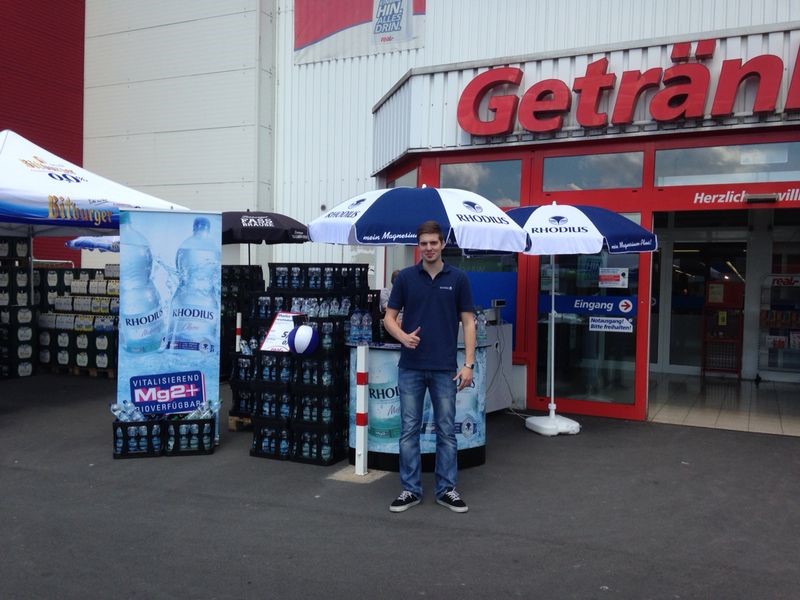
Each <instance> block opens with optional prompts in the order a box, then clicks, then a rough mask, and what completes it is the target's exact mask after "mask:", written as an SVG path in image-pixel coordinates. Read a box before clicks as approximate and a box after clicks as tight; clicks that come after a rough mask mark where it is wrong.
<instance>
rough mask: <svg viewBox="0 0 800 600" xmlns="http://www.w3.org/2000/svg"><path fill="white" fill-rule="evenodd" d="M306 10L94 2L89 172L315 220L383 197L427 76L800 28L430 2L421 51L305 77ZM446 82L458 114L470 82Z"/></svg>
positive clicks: (641, 7) (747, 17)
mask: <svg viewBox="0 0 800 600" xmlns="http://www.w3.org/2000/svg"><path fill="white" fill-rule="evenodd" d="M293 11H294V2H293V1H292V0H261V1H259V0H239V1H234V0H217V1H211V0H203V1H199V0H194V1H193V0H172V1H170V2H167V3H164V2H160V1H159V0H141V1H139V2H129V1H127V0H88V1H87V5H86V35H87V38H86V112H85V163H86V165H87V166H88V167H89V168H91V169H93V170H96V171H98V172H100V173H102V174H104V175H107V176H109V177H111V178H113V179H117V180H119V181H122V182H124V183H127V184H129V185H132V186H133V187H136V188H139V189H142V190H144V191H147V192H149V193H152V194H154V195H157V196H161V197H164V198H167V199H169V200H173V201H175V202H179V203H182V204H186V205H188V206H191V207H193V208H197V209H216V210H223V209H226V208H234V207H236V208H245V207H253V208H256V207H259V208H268V207H271V206H273V205H274V208H275V209H277V210H278V211H280V212H284V213H287V214H289V215H292V216H294V217H295V218H298V219H299V220H301V221H309V220H311V219H312V218H314V217H316V216H317V215H319V214H320V213H321V212H322V208H321V207H322V206H323V205H324V206H327V207H330V206H332V205H333V204H334V203H335V202H338V201H341V200H343V199H346V198H348V197H350V196H352V195H355V194H357V193H360V192H362V191H364V190H368V189H372V188H374V187H375V186H376V182H375V181H373V179H372V177H371V176H370V174H371V172H372V170H373V165H374V163H373V159H374V147H373V126H374V123H373V114H372V108H373V107H374V106H375V104H376V103H377V102H378V101H379V99H380V98H381V97H383V96H384V94H386V93H387V92H388V91H389V90H390V89H391V87H392V86H393V85H394V84H395V83H396V82H397V81H398V80H399V79H400V78H401V77H402V76H403V75H404V74H405V73H406V72H407V71H408V70H409V69H411V68H421V67H429V66H436V65H443V64H448V63H457V62H463V61H480V60H487V59H491V58H495V57H504V56H505V57H508V56H515V55H529V54H533V53H541V52H554V53H559V52H562V53H563V52H566V51H569V49H571V48H580V47H587V46H606V45H609V44H616V43H620V44H623V45H635V44H631V42H632V41H635V40H650V39H652V38H656V37H666V36H677V35H680V36H686V37H687V38H690V37H700V34H701V33H702V32H707V31H715V30H720V29H726V28H740V27H750V26H757V25H765V24H772V23H780V22H786V21H793V20H800V2H797V1H794V0H792V1H787V0H760V1H758V2H752V0H599V1H596V2H585V1H582V0H541V1H536V2H532V1H529V0H504V1H502V2H486V1H485V0H429V1H428V2H427V16H426V25H425V40H424V45H423V47H422V48H420V49H418V50H409V51H397V52H389V53H384V54H377V55H371V56H361V57H356V58H346V59H337V60H328V61H323V62H319V63H314V64H306V65H298V66H295V65H294V63H293V50H292V48H293V16H294V13H293ZM578 16H579V18H578ZM273 42H274V43H273ZM642 45H643V46H644V45H646V42H643V43H642ZM273 53H274V54H273ZM273 58H274V69H273V68H272V64H273ZM434 79H436V78H434ZM273 83H274V84H275V87H274V89H275V97H274V102H273V98H272V97H271V95H270V89H273ZM431 84H432V89H431V94H433V95H435V96H436V97H437V98H445V100H446V102H447V103H453V102H455V101H457V97H458V90H459V85H460V84H459V82H458V81H453V82H446V81H444V79H441V80H435V81H432V82H431ZM403 101H405V102H408V101H410V97H409V98H407V99H404V98H403V97H402V95H398V96H397V97H396V98H392V102H403ZM440 103H441V102H440ZM435 110H436V107H435V106H430V105H425V104H420V105H418V106H413V107H411V109H410V110H407V111H406V114H407V115H408V116H407V117H406V118H407V120H408V121H409V122H408V123H392V124H386V125H382V127H385V128H386V136H387V137H388V138H389V140H390V143H395V142H394V141H392V136H394V137H401V136H408V135H410V133H409V132H411V134H413V135H414V136H416V137H417V139H423V132H425V133H424V135H428V134H429V129H430V128H435V127H438V126H440V125H437V120H436V114H434V113H433V112H432V111H435ZM438 123H441V121H439V122H438ZM441 135H442V138H443V139H446V140H451V141H457V138H458V137H459V136H461V135H463V134H462V133H460V132H458V131H457V130H452V131H443V132H442V134H441ZM378 139H379V140H380V144H381V145H382V144H384V143H385V142H384V138H383V131H381V137H379V138H378ZM273 142H274V155H273V154H272V144H273ZM272 169H274V174H273V173H272ZM256 256H257V258H256V260H260V261H262V262H264V261H266V260H269V259H275V260H282V261H315V262H324V261H332V262H339V261H342V260H345V261H359V262H360V261H367V260H368V261H374V262H375V263H376V264H377V265H378V275H379V279H378V282H379V283H378V285H380V281H382V276H381V275H382V272H381V270H382V262H383V261H382V252H381V251H377V254H375V253H373V251H366V252H365V251H360V250H358V249H353V248H349V247H334V246H326V245H319V244H307V245H303V246H288V245H287V246H280V247H274V248H263V249H261V250H260V251H259V253H258V254H257V255H256Z"/></svg>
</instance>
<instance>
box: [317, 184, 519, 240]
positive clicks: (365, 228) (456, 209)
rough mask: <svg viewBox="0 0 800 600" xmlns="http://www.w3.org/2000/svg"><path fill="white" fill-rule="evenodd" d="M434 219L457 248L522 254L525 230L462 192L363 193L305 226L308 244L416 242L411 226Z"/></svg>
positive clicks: (493, 207) (492, 206) (394, 190)
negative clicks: (309, 241) (309, 239)
mask: <svg viewBox="0 0 800 600" xmlns="http://www.w3.org/2000/svg"><path fill="white" fill-rule="evenodd" d="M429 220H431V221H436V222H437V223H439V225H440V226H441V227H442V232H443V233H444V235H445V241H446V242H447V243H449V244H455V245H457V246H458V247H460V248H462V249H475V250H501V251H509V252H522V251H523V250H524V249H525V246H526V243H527V234H526V233H525V232H524V231H523V230H522V228H521V227H520V226H519V225H517V224H516V223H515V222H514V221H513V220H511V219H510V218H509V217H508V216H507V215H506V213H504V212H503V211H502V210H501V209H500V208H498V207H497V206H496V205H495V204H493V203H492V202H491V201H490V200H487V199H486V198H484V197H483V196H479V195H478V194H475V193H473V192H469V191H467V190H459V189H452V188H428V187H422V188H411V187H398V188H391V189H383V190H375V191H372V192H365V193H364V194H361V195H359V196H356V197H354V198H351V199H350V200H347V201H346V202H342V203H341V204H338V205H337V206H335V207H334V208H332V209H330V210H329V211H327V212H326V213H324V214H323V215H321V216H319V217H317V218H316V219H314V220H313V221H311V223H309V224H308V234H309V237H310V238H311V241H313V242H327V243H330V244H351V245H377V246H386V245H395V244H401V245H408V246H413V245H416V244H417V228H418V227H419V225H420V224H421V223H423V222H424V221H429Z"/></svg>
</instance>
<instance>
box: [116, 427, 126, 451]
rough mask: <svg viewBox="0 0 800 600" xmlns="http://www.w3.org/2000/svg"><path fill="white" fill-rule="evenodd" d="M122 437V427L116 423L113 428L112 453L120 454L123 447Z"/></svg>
mask: <svg viewBox="0 0 800 600" xmlns="http://www.w3.org/2000/svg"><path fill="white" fill-rule="evenodd" d="M123 438H124V435H123V434H122V427H120V426H119V425H117V427H116V429H115V430H114V454H122V447H123V444H124V442H123Z"/></svg>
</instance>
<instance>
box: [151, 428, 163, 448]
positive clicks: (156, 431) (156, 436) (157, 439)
mask: <svg viewBox="0 0 800 600" xmlns="http://www.w3.org/2000/svg"><path fill="white" fill-rule="evenodd" d="M151 439H152V442H153V451H154V452H155V453H156V454H161V427H160V426H159V425H158V423H156V424H155V425H153V437H152V438H151Z"/></svg>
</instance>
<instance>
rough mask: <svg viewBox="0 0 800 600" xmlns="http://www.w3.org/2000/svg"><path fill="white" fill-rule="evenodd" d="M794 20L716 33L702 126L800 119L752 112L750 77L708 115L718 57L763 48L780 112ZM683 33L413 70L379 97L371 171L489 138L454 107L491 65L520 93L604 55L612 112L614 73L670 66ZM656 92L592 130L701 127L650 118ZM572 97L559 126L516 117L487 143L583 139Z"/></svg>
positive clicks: (486, 116)
mask: <svg viewBox="0 0 800 600" xmlns="http://www.w3.org/2000/svg"><path fill="white" fill-rule="evenodd" d="M791 26H792V27H795V29H791V30H786V31H762V32H758V33H749V34H741V35H734V36H731V37H720V38H718V39H716V48H715V51H714V56H713V58H712V59H710V60H705V61H703V65H705V66H706V67H707V69H708V70H709V72H710V73H711V84H710V86H709V90H708V94H707V97H706V106H705V114H706V116H707V117H709V118H707V119H706V120H703V121H702V129H703V130H704V131H711V130H714V129H727V128H730V127H731V126H733V125H736V126H738V127H742V126H752V127H756V126H757V127H763V126H765V125H781V124H787V123H797V122H798V120H799V119H800V115H797V114H788V115H783V114H769V115H763V116H761V117H758V118H753V117H752V115H753V111H752V107H753V102H754V100H755V96H756V90H757V88H758V81H753V80H749V81H746V82H745V83H744V84H743V85H742V86H741V87H742V91H741V92H740V93H739V94H738V95H737V98H736V102H735V103H734V107H733V109H734V110H733V116H732V117H731V118H726V119H724V124H721V123H720V122H718V121H716V120H714V119H710V113H711V106H712V104H713V102H714V93H715V90H716V81H717V76H718V74H719V72H720V70H721V68H722V64H723V62H724V61H726V60H728V59H741V60H742V61H743V62H746V61H748V60H750V59H751V58H753V57H755V56H758V55H763V54H771V55H774V56H777V57H780V58H781V59H782V60H783V61H784V69H785V70H786V76H785V77H783V79H782V81H781V86H780V91H779V94H778V100H777V109H778V112H779V113H780V112H781V111H782V108H783V105H784V103H785V99H786V94H787V91H788V89H789V83H790V79H791V78H790V75H791V73H790V72H789V69H790V67H791V66H792V65H794V62H795V56H796V54H797V49H798V47H800V22H797V21H795V22H793V23H791ZM771 27H777V26H771ZM662 40H663V38H662ZM686 40H687V38H686V37H684V36H681V37H680V38H672V39H671V40H670V41H666V40H665V41H661V40H659V41H656V42H654V43H653V45H649V46H646V47H634V48H624V49H620V50H617V49H609V50H607V51H602V50H593V51H592V52H591V53H589V54H582V53H580V52H578V53H575V54H572V53H569V54H567V53H565V55H562V56H558V57H554V58H553V57H550V54H552V53H549V52H548V53H545V56H544V57H543V58H539V56H538V55H532V56H529V57H524V58H519V57H515V58H513V59H512V60H507V61H503V60H500V61H498V60H497V59H490V61H483V62H471V63H469V66H468V67H467V68H459V65H445V66H442V67H440V68H437V69H423V70H422V72H421V73H416V71H412V72H411V73H412V74H411V75H410V76H409V77H407V78H406V79H405V80H404V81H403V83H402V84H401V85H400V86H399V87H398V88H397V90H396V91H395V92H394V94H392V95H391V96H389V97H388V98H387V99H386V100H385V102H383V103H381V104H380V105H379V107H378V108H377V110H376V112H375V119H374V120H375V135H376V138H375V139H376V140H380V143H377V142H376V147H375V152H374V157H375V162H374V163H373V165H372V170H373V172H376V171H379V170H381V169H382V168H384V167H386V166H387V165H389V164H391V163H392V162H393V161H395V160H397V159H398V158H399V157H401V156H403V155H404V154H406V153H407V152H409V151H415V150H443V149H458V148H464V147H473V148H474V147H475V146H476V145H482V146H485V145H486V144H487V143H488V140H489V137H488V136H478V137H476V138H474V139H473V137H472V136H470V135H469V134H468V133H466V132H464V131H463V130H462V129H461V128H460V127H459V124H458V120H457V117H456V107H457V105H458V100H459V97H460V94H461V92H462V91H463V90H464V88H465V87H466V85H467V84H468V83H469V82H470V81H471V80H472V79H474V78H475V77H476V76H477V75H479V74H480V73H483V72H485V71H487V70H488V69H489V68H491V67H495V66H509V67H513V68H518V69H520V70H522V72H523V73H524V76H523V78H522V81H521V82H520V84H519V86H515V87H511V86H506V87H507V89H506V91H504V92H503V93H504V94H511V95H517V96H518V97H519V96H522V94H523V93H524V92H525V90H527V89H528V88H529V87H530V86H531V85H533V84H534V83H536V82H538V81H542V80H544V79H550V78H554V79H559V80H561V81H563V82H564V83H566V84H567V86H570V87H571V86H572V85H573V82H574V80H575V78H576V77H581V76H583V75H584V73H585V71H586V67H587V65H588V64H589V63H592V62H594V61H597V60H599V59H601V58H606V59H607V60H608V68H607V72H608V73H613V74H615V75H616V77H617V82H616V84H615V87H614V89H612V90H609V91H607V92H605V93H603V94H601V96H600V102H599V103H598V106H597V112H598V113H605V114H607V115H611V113H612V112H613V110H614V106H615V104H616V101H617V95H618V93H619V90H620V84H619V80H620V78H621V75H622V73H623V71H626V70H628V69H634V70H640V71H646V70H648V69H650V68H653V67H660V68H663V69H668V68H670V67H672V66H674V64H673V63H672V61H671V59H670V53H671V51H672V48H673V45H674V42H675V41H686ZM689 40H691V38H689ZM612 48H613V47H612ZM657 91H658V90H652V89H651V90H648V91H646V92H645V93H644V94H643V95H642V97H641V98H640V99H639V101H638V102H637V104H636V110H635V112H634V115H633V121H632V123H631V124H629V125H627V124H626V125H625V126H613V125H609V126H608V127H605V128H600V129H596V130H594V131H592V137H593V139H595V138H599V137H607V136H612V137H616V136H619V135H620V134H622V133H623V132H624V134H625V135H626V136H629V135H633V134H637V133H647V134H652V133H657V132H659V131H661V132H674V131H675V130H676V129H678V128H684V129H692V128H694V129H697V128H698V127H700V126H701V125H700V123H698V122H696V121H693V120H691V119H690V120H687V121H686V122H685V123H679V124H675V123H656V122H655V121H653V119H652V117H651V115H650V112H649V104H650V100H651V99H652V98H653V96H655V95H656V93H657ZM488 100H489V95H487V97H486V98H485V99H484V102H483V103H482V106H481V109H480V111H479V114H480V117H481V119H483V120H486V121H491V120H492V119H493V115H492V113H491V112H490V111H489V109H488V104H489V101H488ZM574 104H575V103H574V102H573V110H571V111H569V112H567V113H565V114H564V122H563V125H562V126H561V127H560V128H559V130H558V132H556V133H554V132H547V133H545V134H537V135H534V134H532V133H531V132H528V131H525V130H524V129H522V128H521V126H520V125H519V124H516V126H515V130H514V131H513V132H512V133H510V134H508V135H505V136H491V143H492V144H498V143H499V144H503V145H519V144H530V143H531V142H533V141H538V142H541V141H551V140H556V141H563V140H564V139H568V138H570V137H580V138H585V136H586V130H585V129H584V128H583V127H582V126H581V125H580V124H579V123H578V121H577V118H576V111H575V110H574ZM419 106H427V107H429V108H428V110H427V111H426V114H425V116H424V117H420V118H417V117H416V115H417V114H418V111H417V110H416V107H419Z"/></svg>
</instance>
